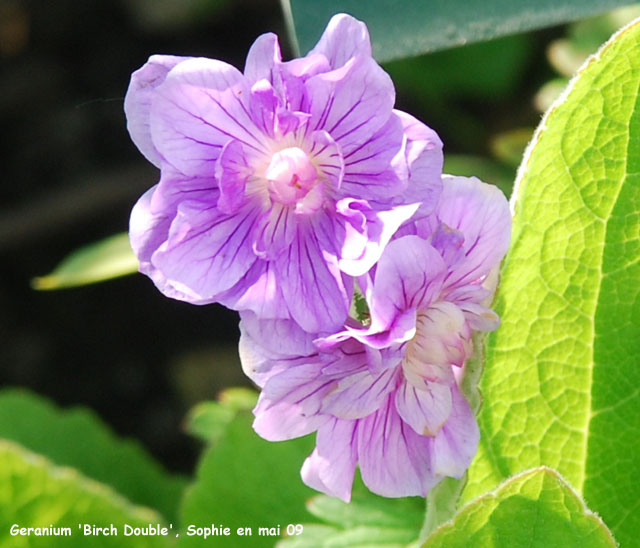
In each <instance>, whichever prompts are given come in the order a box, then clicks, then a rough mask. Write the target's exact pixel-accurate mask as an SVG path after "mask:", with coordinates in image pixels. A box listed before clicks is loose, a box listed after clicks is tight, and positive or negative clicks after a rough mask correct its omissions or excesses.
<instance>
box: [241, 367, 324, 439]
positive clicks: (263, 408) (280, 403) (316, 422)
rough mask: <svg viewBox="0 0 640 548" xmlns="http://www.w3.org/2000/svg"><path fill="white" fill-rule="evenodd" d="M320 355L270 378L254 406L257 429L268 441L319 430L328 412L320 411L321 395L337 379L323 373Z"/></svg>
mask: <svg viewBox="0 0 640 548" xmlns="http://www.w3.org/2000/svg"><path fill="white" fill-rule="evenodd" d="M320 371H321V364H320V363H319V362H318V358H317V356H316V357H315V358H314V357H313V356H311V357H309V358H308V360H307V363H305V364H304V365H297V366H295V367H288V368H286V369H284V370H282V371H280V372H279V373H277V374H276V375H274V376H272V377H270V378H269V380H267V382H266V384H265V385H264V387H263V389H262V392H261V393H260V398H259V400H258V404H257V405H256V408H255V409H254V411H253V413H254V415H255V417H256V418H255V420H254V421H253V428H254V430H255V431H256V432H257V433H258V434H260V436H262V437H263V438H264V439H266V440H269V441H282V440H289V439H292V438H297V437H300V436H305V435H307V434H309V433H311V432H313V431H314V430H317V429H318V428H319V427H320V426H322V425H323V424H324V423H325V422H327V420H329V419H330V416H329V415H323V414H321V413H320V407H321V405H322V398H323V397H324V396H325V395H326V394H327V393H328V392H329V391H331V390H332V388H333V386H334V385H335V381H333V380H327V379H325V378H324V377H322V375H321V374H320Z"/></svg>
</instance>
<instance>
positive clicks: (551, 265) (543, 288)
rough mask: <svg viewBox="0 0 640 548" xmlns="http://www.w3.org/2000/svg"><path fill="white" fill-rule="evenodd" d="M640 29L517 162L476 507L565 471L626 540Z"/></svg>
mask: <svg viewBox="0 0 640 548" xmlns="http://www.w3.org/2000/svg"><path fill="white" fill-rule="evenodd" d="M639 87H640V25H639V24H635V25H632V26H630V27H628V28H627V29H625V30H623V31H621V32H620V33H619V34H618V35H616V36H615V37H614V38H613V39H612V40H611V41H610V42H609V43H608V44H606V45H605V46H604V47H603V48H602V49H601V50H600V52H599V53H598V54H597V55H596V56H595V57H594V58H592V59H591V60H590V62H589V63H588V64H587V65H586V66H585V68H584V69H583V70H582V72H581V74H580V75H579V77H578V78H577V79H575V80H574V81H573V83H572V85H571V87H570V90H569V92H568V93H567V94H566V95H565V96H564V97H563V100H562V101H561V102H559V103H557V104H556V105H555V106H554V107H553V108H552V109H551V110H550V111H549V113H548V114H547V116H546V117H545V119H544V120H543V122H542V124H541V126H540V128H539V129H538V131H537V133H536V135H535V137H534V140H533V142H532V144H531V145H530V147H529V149H528V154H527V155H526V156H525V160H524V161H523V164H522V166H521V171H520V174H519V178H518V181H517V186H516V191H515V194H516V199H515V201H513V200H512V201H513V204H514V207H515V219H514V228H513V238H512V240H513V242H512V247H511V250H510V252H509V254H508V256H507V258H506V261H505V265H504V269H503V276H502V282H501V286H500V291H499V297H498V300H497V303H496V307H495V308H496V310H497V312H498V313H499V314H500V316H501V318H502V325H501V327H500V329H499V330H498V331H497V332H496V333H494V334H492V335H491V336H490V337H489V338H488V345H487V361H486V364H485V371H484V374H483V377H482V381H481V384H480V389H481V392H482V394H483V401H484V403H483V407H482V409H481V412H480V415H479V423H480V428H481V445H480V450H479V453H478V456H477V458H476V460H475V461H474V463H473V465H472V467H471V469H470V471H469V482H468V484H467V487H466V489H465V492H464V493H463V497H464V500H467V501H468V500H471V499H473V498H475V497H477V496H479V495H480V494H482V493H483V492H485V491H486V490H488V489H491V488H493V487H495V486H496V485H497V484H498V483H499V482H500V481H502V480H503V479H505V478H507V477H509V476H510V475H512V474H514V473H517V472H519V471H521V470H523V469H527V468H531V467H534V466H538V465H547V466H550V467H553V468H555V469H557V470H558V471H559V472H560V473H561V474H562V475H563V476H564V477H566V478H567V480H568V481H569V482H570V483H571V484H572V485H573V486H575V487H576V489H577V490H578V491H579V492H580V493H581V494H582V495H583V496H584V497H585V500H586V502H587V504H588V505H589V507H590V508H591V509H593V510H594V511H596V512H598V514H599V515H600V516H601V517H602V518H603V519H604V521H605V522H606V523H607V524H608V525H609V527H610V528H611V530H612V532H613V534H614V535H615V537H616V539H617V540H618V541H619V542H621V545H622V546H627V545H629V546H631V545H632V544H633V543H635V542H637V531H638V530H639V529H640V514H639V513H638V512H636V511H634V508H636V506H637V501H638V494H637V492H636V489H635V488H634V487H633V486H638V485H640V435H639V430H640V392H639V390H638V386H639V385H640V373H639V369H638V367H637V357H638V356H639V355H640V315H639V314H638V311H639V310H640V306H639V304H640V218H639V216H640V214H639V213H638V212H639V211H640V154H639V152H638V151H640V110H639V108H638V90H639Z"/></svg>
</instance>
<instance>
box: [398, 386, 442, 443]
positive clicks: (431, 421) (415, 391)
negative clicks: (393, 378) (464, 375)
mask: <svg viewBox="0 0 640 548" xmlns="http://www.w3.org/2000/svg"><path fill="white" fill-rule="evenodd" d="M395 404H396V409H397V410H398V414H399V415H400V417H401V418H402V420H403V421H404V422H406V423H407V424H408V425H409V426H411V428H413V429H414V431H415V432H416V433H417V434H420V435H422V436H435V435H436V434H438V432H440V430H441V429H442V427H443V425H444V424H445V422H446V421H447V419H448V418H449V414H450V413H451V387H450V386H449V385H447V384H444V383H439V382H429V381H423V382H422V386H421V387H420V388H418V387H416V386H415V385H414V384H413V383H410V382H407V381H405V382H403V383H402V385H401V386H400V388H399V389H398V391H397V392H396V399H395Z"/></svg>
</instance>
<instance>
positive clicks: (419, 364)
mask: <svg viewBox="0 0 640 548" xmlns="http://www.w3.org/2000/svg"><path fill="white" fill-rule="evenodd" d="M510 227H511V216H510V212H509V208H508V204H507V201H506V199H505V198H504V196H503V195H502V193H501V192H500V191H499V190H497V189H496V188H495V187H492V186H490V185H486V184H484V183H481V182H480V181H478V180H477V179H464V178H445V179H444V188H443V192H442V196H441V199H440V202H439V205H438V207H437V210H436V212H435V213H434V214H433V215H432V216H431V217H429V218H426V219H423V220H422V221H419V222H416V223H415V224H414V226H413V227H410V232H413V234H409V235H405V236H403V237H399V238H397V239H394V240H393V241H392V242H391V243H390V244H389V245H388V246H387V247H386V249H385V251H384V253H383V254H382V257H381V258H380V261H379V262H378V263H377V265H376V266H375V268H374V269H372V271H371V272H370V273H368V274H367V275H366V276H363V277H361V278H359V282H360V284H361V288H362V290H363V291H364V294H365V296H366V300H367V304H368V310H369V314H370V318H369V322H368V325H363V324H362V323H358V322H355V321H354V320H352V319H350V320H348V321H347V323H346V325H345V327H344V328H343V329H342V330H341V331H339V332H337V333H335V334H332V335H330V336H324V337H320V338H317V339H315V340H314V339H313V336H312V335H311V334H309V333H305V332H304V331H302V330H301V329H299V328H298V327H297V326H295V325H294V324H293V323H292V322H290V321H286V320H280V321H265V320H260V319H258V318H257V317H256V316H255V315H254V314H253V313H244V314H242V323H241V333H242V337H241V341H240V351H241V358H242V361H243V368H244V370H245V372H246V373H247V374H248V375H249V376H250V377H251V378H252V379H253V380H254V381H255V382H256V383H257V384H258V385H260V386H261V387H262V392H261V395H260V399H259V401H258V404H257V406H256V408H255V410H254V413H255V417H256V418H255V422H254V428H255V430H256V431H257V432H258V433H259V434H260V435H261V436H263V437H264V438H266V439H269V440H284V439H290V438H294V437H298V436H302V435H305V434H309V433H311V432H314V431H317V437H316V448H315V450H314V451H313V453H312V454H311V455H310V456H309V458H308V459H307V460H306V461H305V463H304V465H303V468H302V477H303V479H304V481H305V482H306V483H307V484H308V485H310V486H311V487H313V488H315V489H318V490H320V491H323V492H325V493H327V494H330V495H333V496H337V497H340V498H342V499H344V500H347V501H348V500H349V498H350V494H351V486H352V481H353V475H354V472H355V468H356V465H359V467H360V473H361V475H362V478H363V481H364V483H365V484H366V485H367V486H368V487H369V489H370V490H371V491H373V492H375V493H378V494H381V495H384V496H389V497H401V496H411V495H421V496H425V495H426V493H427V492H428V491H429V490H430V489H431V488H432V487H433V486H434V485H436V484H437V483H438V482H439V481H440V480H441V479H442V478H443V477H445V476H452V477H457V478H459V477H460V476H461V475H462V474H464V472H465V470H466V469H467V467H468V466H469V464H470V463H471V460H472V459H473V456H474V455H475V452H476V449H477V444H478V440H479V432H478V428H477V424H476V420H475V417H474V415H473V412H472V410H471V409H470V407H469V405H468V403H467V402H466V400H465V399H464V397H463V396H462V394H461V392H460V389H459V385H458V383H459V382H460V377H461V374H462V371H463V366H464V364H465V361H466V360H467V359H468V358H469V356H470V354H471V351H472V343H471V335H472V330H481V331H490V330H494V329H496V328H497V327H498V324H499V319H498V317H497V316H496V314H495V313H494V312H493V311H491V310H490V309H489V308H488V307H487V302H488V301H489V300H490V299H491V298H492V296H493V291H494V289H495V288H494V287H493V284H494V283H495V276H492V273H493V272H495V271H496V270H497V266H498V264H499V262H500V260H501V259H502V257H503V255H504V253H505V252H506V249H507V246H508V244H509V239H510Z"/></svg>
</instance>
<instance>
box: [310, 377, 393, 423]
mask: <svg viewBox="0 0 640 548" xmlns="http://www.w3.org/2000/svg"><path fill="white" fill-rule="evenodd" d="M398 374H399V371H398V370H397V369H396V368H393V369H387V370H385V371H383V372H382V373H379V374H378V375H372V374H371V373H370V372H369V371H362V372H360V373H354V374H352V375H348V376H345V377H344V378H343V379H342V380H340V382H339V383H338V385H337V386H336V387H335V389H334V390H333V391H332V392H331V393H330V394H328V395H327V396H325V398H324V400H323V401H322V409H321V410H322V412H323V413H328V414H331V415H333V416H334V417H338V418H340V419H360V418H363V417H366V416H367V415H370V414H371V413H374V412H375V411H377V410H378V409H379V408H380V407H381V405H382V404H383V403H384V402H385V400H386V397H387V395H388V394H389V393H390V392H391V391H392V390H393V389H394V388H395V387H396V384H397V380H398Z"/></svg>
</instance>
